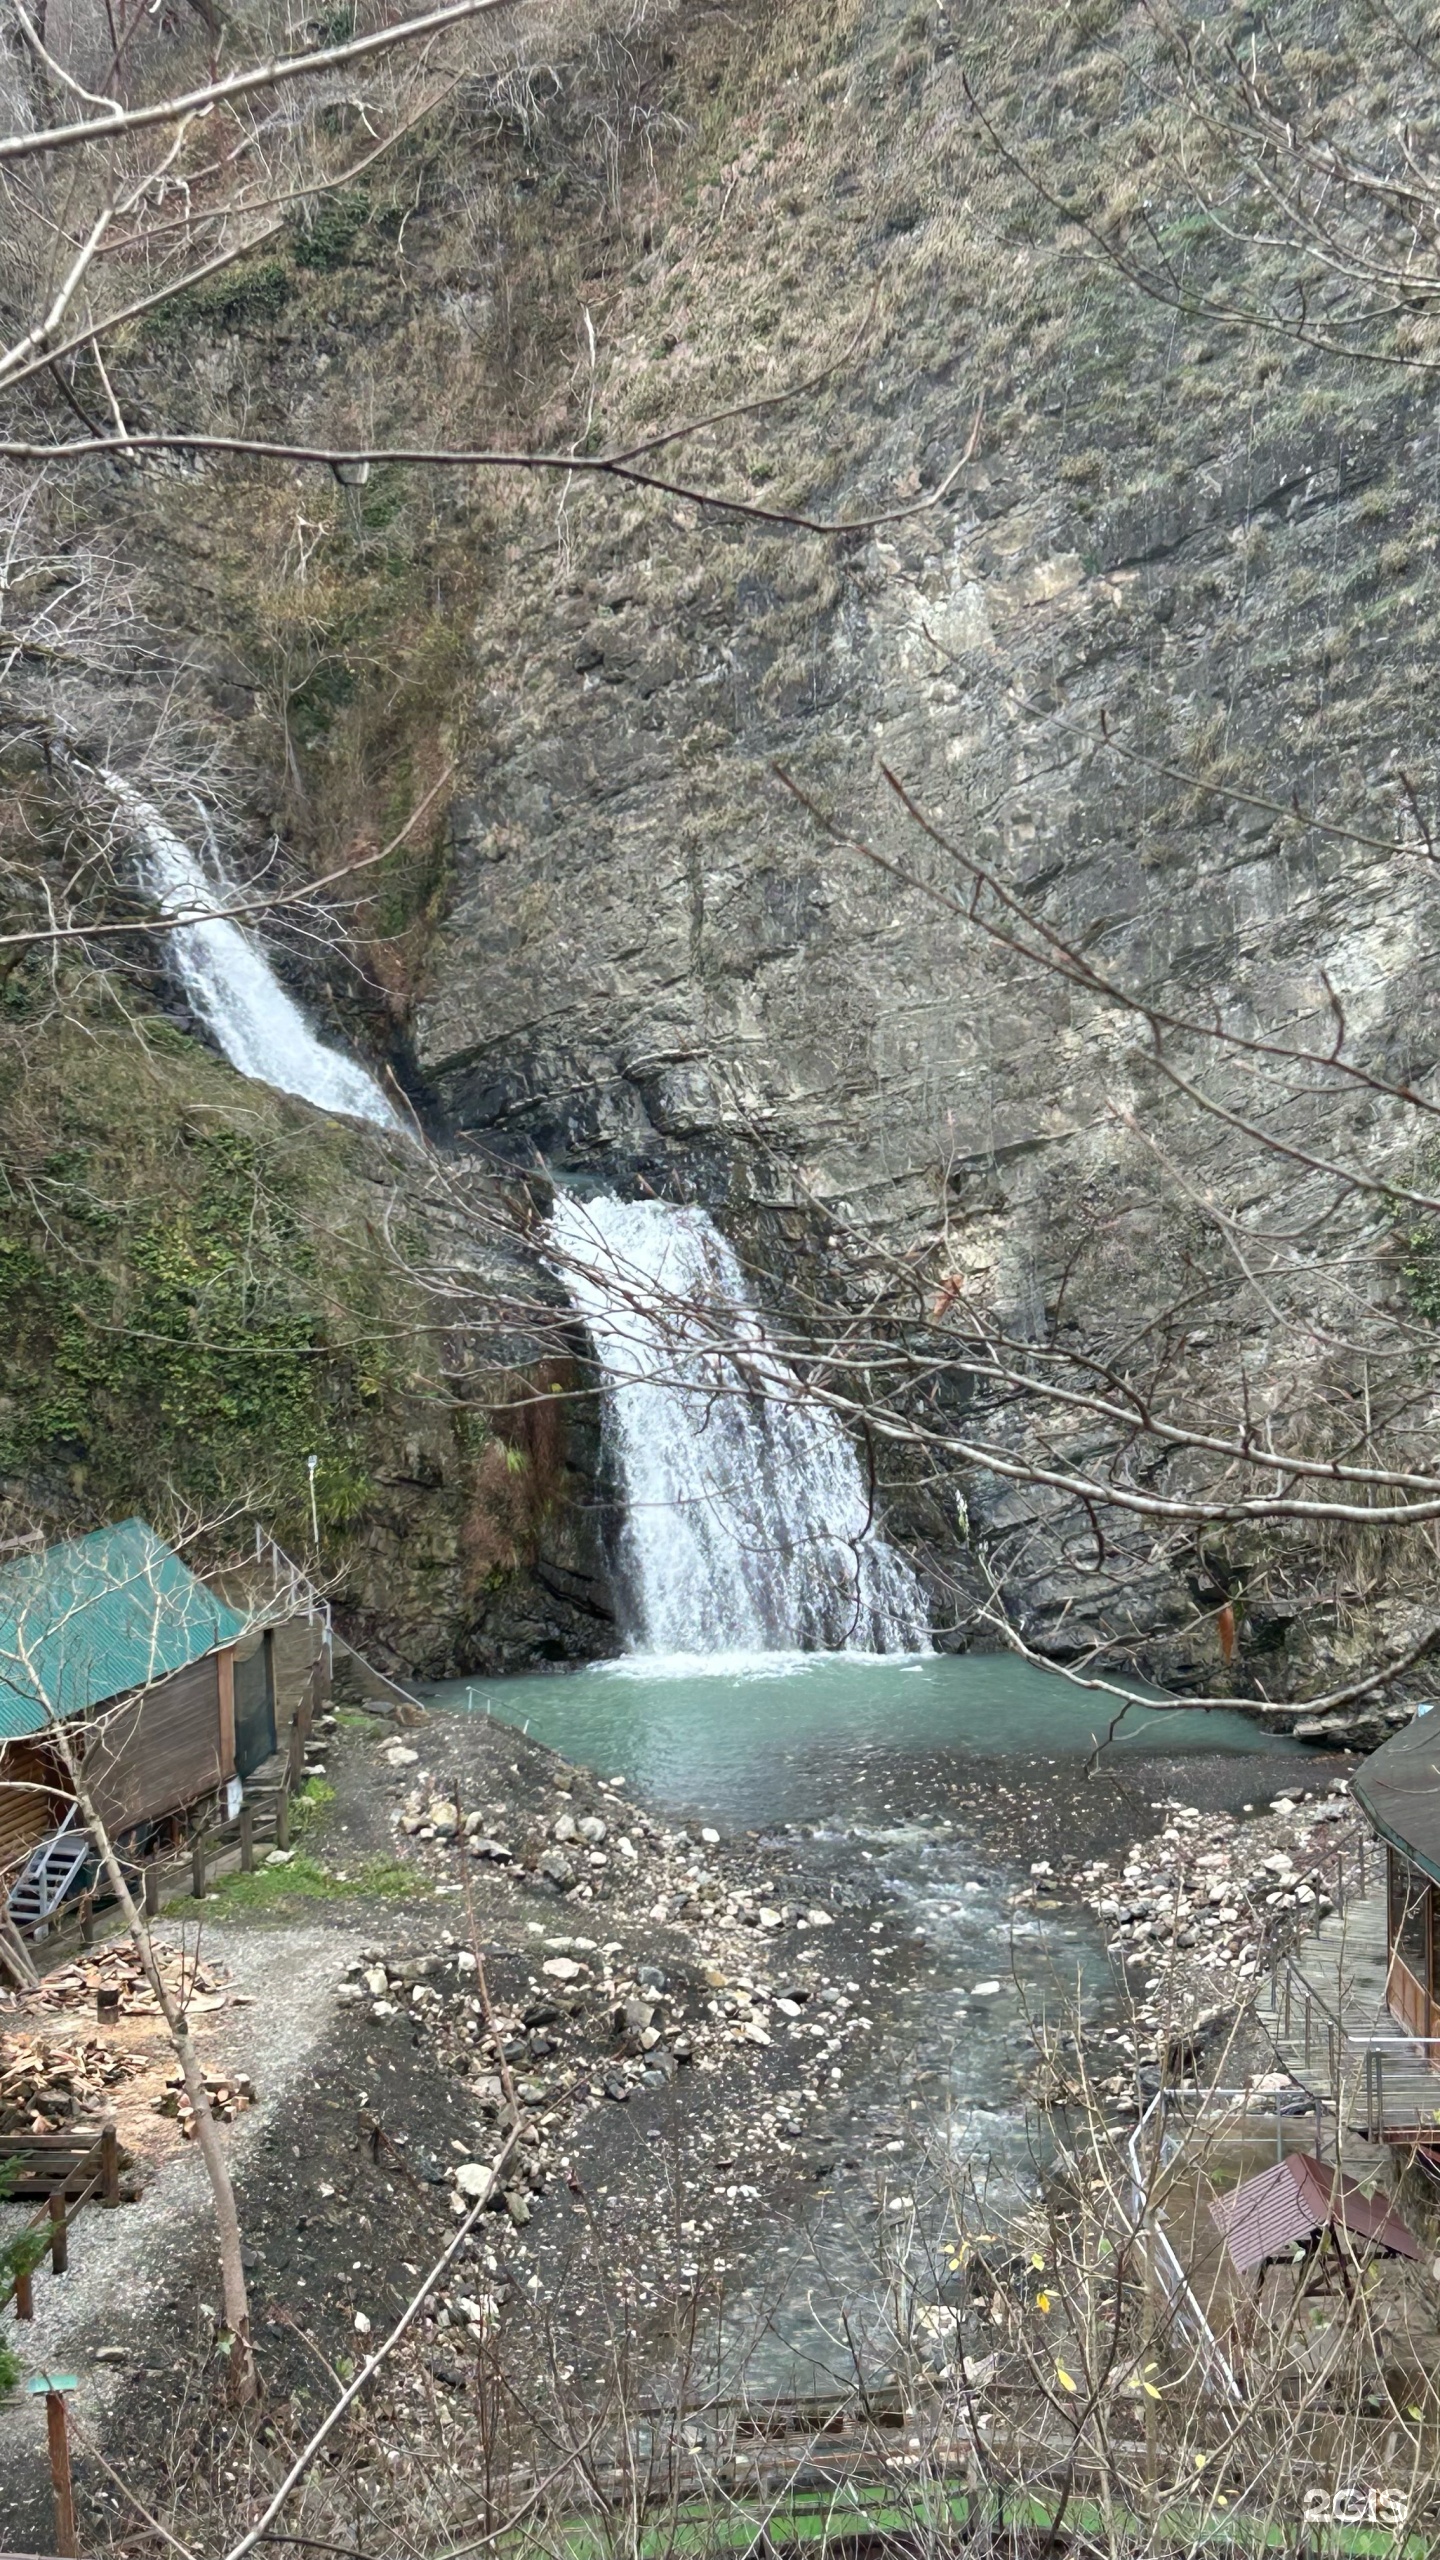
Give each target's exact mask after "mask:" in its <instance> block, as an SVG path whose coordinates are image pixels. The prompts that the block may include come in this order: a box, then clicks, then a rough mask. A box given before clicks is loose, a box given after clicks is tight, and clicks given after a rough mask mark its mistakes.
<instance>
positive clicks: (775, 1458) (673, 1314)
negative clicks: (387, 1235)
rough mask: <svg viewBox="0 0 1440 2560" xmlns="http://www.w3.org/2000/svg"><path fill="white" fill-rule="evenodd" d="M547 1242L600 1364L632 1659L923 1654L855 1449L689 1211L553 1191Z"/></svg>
mask: <svg viewBox="0 0 1440 2560" xmlns="http://www.w3.org/2000/svg"><path fill="white" fill-rule="evenodd" d="M551 1234H552V1238H553V1241H554V1246H555V1252H556V1259H557V1262H558V1264H559V1267H560V1269H561V1272H562V1274H563V1277H564V1280H565V1283H566V1286H567V1288H568V1289H569V1291H570V1295H571V1297H572V1299H573V1301H574V1303H575V1305H576V1307H577V1308H578V1309H579V1311H580V1313H581V1315H582V1316H583V1317H584V1319H585V1323H586V1326H587V1329H588V1331H589V1334H590V1339H591V1342H592V1343H593V1345H594V1348H595V1353H596V1357H597V1358H598V1360H599V1361H600V1364H601V1367H602V1368H603V1370H604V1372H605V1378H606V1386H607V1394H606V1400H605V1408H604V1411H605V1431H606V1438H607V1443H608V1446H609V1452H610V1457H611V1463H612V1465H613V1467H614V1470H615V1473H616V1476H617V1478H618V1480H619V1482H620V1485H621V1488H622V1490H623V1493H624V1497H625V1519H624V1528H623V1531H622V1534H621V1553H620V1559H619V1561H620V1584H621V1598H622V1604H623V1606H624V1607H625V1610H626V1612H627V1617H628V1623H629V1634H630V1642H631V1647H632V1650H633V1651H635V1652H636V1653H638V1654H657V1653H658V1654H680V1655H685V1654H705V1655H713V1654H738V1655H746V1654H765V1653H770V1652H776V1651H779V1652H788V1651H793V1652H831V1653H840V1652H853V1653H861V1654H888V1653H905V1652H913V1651H916V1650H919V1649H928V1647H929V1641H930V1633H929V1620H928V1617H927V1614H926V1609H925V1600H924V1595H923V1593H922V1592H921V1589H920V1586H919V1584H918V1582H917V1581H916V1579H915V1576H914V1574H913V1573H912V1572H911V1570H910V1568H909V1566H908V1565H907V1564H906V1563H905V1562H904V1561H903V1559H902V1558H901V1557H900V1556H898V1555H896V1553H895V1551H894V1549H893V1548H892V1547H890V1546H888V1545H887V1544H886V1542H885V1540H884V1538H883V1537H882V1536H881V1535H880V1532H879V1530H878V1528H877V1527H876V1524H875V1517H874V1507H873V1503H872V1501H871V1498H870V1495H869V1493H868V1491H867V1489H866V1485H865V1481H864V1478H863V1476H862V1474H861V1471H860V1463H859V1460H858V1458H857V1456H856V1454H855V1451H854V1449H853V1448H852V1446H851V1444H850V1442H849V1441H848V1440H847V1439H846V1437H845V1434H844V1432H843V1431H842V1430H841V1428H840V1426H839V1424H838V1423H837V1422H836V1421H835V1419H834V1417H833V1416H832V1415H831V1414H830V1413H829V1412H827V1411H826V1410H825V1408H824V1407H823V1406H821V1405H817V1404H815V1403H812V1402H810V1401H808V1400H807V1398H806V1395H805V1392H804V1389H803V1387H802V1385H801V1382H800V1380H799V1378H798V1377H797V1376H796V1374H795V1372H794V1370H793V1369H792V1368H790V1367H789V1365H788V1364H787V1363H786V1361H785V1360H784V1359H782V1357H781V1355H780V1353H779V1351H778V1350H777V1349H776V1347H775V1344H774V1342H773V1341H772V1340H771V1338H770V1335H769V1334H768V1332H767V1330H766V1327H765V1323H764V1319H763V1317H762V1316H761V1314H760V1311H759V1309H758V1307H757V1306H756V1304H755V1301H754V1299H753V1298H752V1296H751V1294H750V1292H749V1290H748V1289H747V1287H746V1285H745V1279H744V1275H743V1273H742V1272H741V1269H740V1265H739V1263H738V1262H737V1260H736V1258H735V1255H734V1253H733V1252H732V1251H731V1249H730V1246H729V1245H728V1244H727V1243H726V1241H725V1239H724V1237H723V1236H722V1235H721V1234H720V1232H719V1230H718V1229H717V1228H716V1227H715V1226H714V1224H713V1223H712V1221H711V1219H710V1218H709V1217H708V1216H707V1215H706V1213H705V1211H704V1210H703V1209H699V1208H693V1207H687V1208H676V1207H672V1206H671V1205H670V1204H669V1203H667V1202H664V1201H659V1200H629V1201H627V1200H615V1199H609V1198H603V1197H602V1198H598V1199H591V1200H585V1201H581V1200H579V1199H576V1198H573V1197H571V1196H570V1195H568V1194H566V1193H563V1192H562V1193H560V1194H559V1195H558V1196H557V1199H556V1203H555V1211H554V1216H553V1219H552V1223H551Z"/></svg>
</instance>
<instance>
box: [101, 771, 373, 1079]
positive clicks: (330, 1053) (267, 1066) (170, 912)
mask: <svg viewBox="0 0 1440 2560" xmlns="http://www.w3.org/2000/svg"><path fill="white" fill-rule="evenodd" d="M98 779H99V780H100V781H101V782H102V783H103V784H104V786H105V789H106V790H107V791H108V792H109V793H110V796H111V798H112V799H113V801H114V803H115V806H116V808H117V809H118V810H119V811H120V813H121V815H122V816H123V817H124V818H125V819H126V820H127V822H128V824H129V826H130V827H131V828H132V829H133V831H134V834H135V836H136V838H137V839H138V842H139V845H140V852H141V861H140V876H141V883H142V886H143V887H144V888H145V890H146V891H147V893H148V894H149V895H150V896H151V897H152V898H153V899H154V900H155V903H156V905H157V906H158V907H159V909H160V912H161V914H162V915H165V916H171V917H174V916H180V917H183V916H195V917H197V918H203V922H196V923H194V924H180V925H178V926H176V928H175V929H174V930H173V931H172V932H171V933H170V934H168V935H167V937H166V940H167V943H168V945H169V949H170V952H171V955H172V958H173V962H174V967H175V973H176V975H177V977H178V978H179V979H180V981H181V983H182V985H183V986H184V989H185V992H186V994H187V995H188V997H189V999H190V1002H191V1003H192V1005H193V1006H194V1008H195V1011H196V1012H197V1014H198V1015H199V1016H200V1018H201V1020H202V1022H204V1023H205V1024H206V1025H207V1026H208V1028H209V1029H210V1030H211V1031H212V1032H213V1033H214V1036H215V1038H216V1040H217V1041H218V1043H219V1045H220V1047H221V1048H222V1049H223V1050H224V1052H225V1055H226V1057H227V1058H228V1059H229V1061H230V1064H231V1066H232V1067H234V1068H236V1069H237V1070H238V1072H239V1073H240V1074H241V1075H242V1076H250V1077H252V1078H253V1079H254V1080H255V1081H256V1082H257V1083H260V1084H272V1085H277V1086H278V1087H279V1089H280V1091H281V1092H282V1093H295V1094H299V1095H300V1097H301V1098H302V1100H304V1101H306V1102H313V1103H314V1104H315V1105H316V1106H317V1108H318V1109H319V1110H321V1111H343V1112H347V1113H348V1114H349V1115H350V1117H351V1118H352V1119H355V1120H372V1121H374V1122H376V1123H377V1124H378V1126H379V1127H381V1128H384V1129H398V1128H399V1127H400V1126H401V1122H400V1119H399V1116H398V1114H397V1113H396V1112H395V1111H394V1110H392V1108H391V1106H390V1104H389V1103H388V1102H387V1101H386V1099H385V1096H384V1094H383V1093H382V1092H381V1090H380V1087H379V1085H378V1084H377V1083H376V1081H375V1078H374V1077H373V1076H372V1075H371V1074H370V1073H369V1072H368V1070H367V1069H366V1068H364V1067H362V1066H360V1065H359V1064H358V1063H357V1061H356V1060H355V1059H353V1058H347V1057H345V1056H344V1055H343V1054H342V1052H341V1051H340V1050H338V1049H328V1048H327V1047H326V1046H325V1043H324V1041H323V1040H317V1038H316V1036H315V1034H314V1032H313V1031H312V1030H311V1028H310V1025H309V1023H308V1022H307V1021H306V1019H305V1016H304V1014H303V1013H302V1012H301V1010H300V1007H299V1005H298V1004H297V1003H296V1002H295V999H294V997H293V996H290V995H287V994H286V992H285V989H284V988H283V987H282V986H281V984H280V981H279V979H278V978H277V977H276V975H275V972H274V970H273V969H272V968H271V966H270V963H269V961H268V960H267V959H266V957H265V954H264V951H263V950H262V949H261V946H260V944H259V943H258V942H257V941H255V940H254V939H253V937H252V936H251V935H250V934H248V933H246V932H244V931H242V929H241V927H240V926H239V925H238V924H233V923H231V922H230V921H229V919H228V918H227V917H225V916H223V915H219V916H217V915H216V913H215V909H216V908H217V907H224V906H228V905H229V904H231V902H232V901H233V902H235V903H237V904H238V903H239V902H240V898H241V893H240V891H239V890H238V889H237V888H236V886H235V884H234V882H233V881H231V880H227V879H225V878H224V877H223V875H222V876H221V877H219V878H217V879H213V880H212V879H211V878H210V877H209V875H208V874H207V872H206V870H205V867H204V865H203V863H202V862H201V861H200V860H199V858H198V856H197V855H196V854H195V853H193V852H192V851H191V848H190V847H189V845H188V844H186V843H185V842H184V840H183V838H182V837H180V836H177V835H176V834H175V832H174V830H173V829H172V828H170V827H168V826H167V825H166V823H165V820H164V819H163V818H162V817H161V815H160V812H159V810H158V809H155V808H152V807H151V804H150V802H149V801H148V800H145V799H143V798H142V797H141V795H140V793H139V792H138V791H137V790H136V789H135V787H134V785H133V783H129V782H126V781H125V780H124V778H123V776H121V775H120V774H118V773H109V772H103V771H102V772H101V773H100V774H99V775H98Z"/></svg>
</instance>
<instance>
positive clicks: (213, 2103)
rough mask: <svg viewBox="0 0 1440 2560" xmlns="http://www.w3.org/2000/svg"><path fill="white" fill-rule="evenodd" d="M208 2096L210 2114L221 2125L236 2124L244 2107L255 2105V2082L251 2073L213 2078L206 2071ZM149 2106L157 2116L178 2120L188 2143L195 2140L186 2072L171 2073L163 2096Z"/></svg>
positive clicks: (237, 2072) (221, 2075)
mask: <svg viewBox="0 0 1440 2560" xmlns="http://www.w3.org/2000/svg"><path fill="white" fill-rule="evenodd" d="M205 2095H206V2097H207V2098H208V2099H209V2101H210V2112H211V2114H212V2115H213V2116H217V2117H218V2118H219V2120H220V2122H221V2124H233V2123H234V2121H235V2118H236V2117H237V2115H239V2114H240V2112H241V2110H242V2108H244V2107H253V2106H254V2104H255V2083H254V2081H253V2080H252V2079H251V2077H250V2074H249V2073H248V2071H232V2072H231V2073H230V2075H229V2077H228V2078H226V2077H225V2076H224V2074H214V2075H212V2074H211V2073H210V2072H208V2071H207V2072H206V2074H205ZM150 2104H151V2107H152V2108H153V2110H154V2112H155V2114H156V2115H157V2116H175V2117H178V2119H179V2123H180V2131H181V2133H182V2134H183V2136H184V2138H185V2140H186V2141H187V2142H193V2141H194V2139H195V2113H194V2109H193V2108H192V2106H191V2104H190V2101H189V2098H188V2097H187V2096H186V2094H185V2074H184V2072H183V2071H172V2072H171V2074H170V2077H169V2079H168V2080H167V2081H166V2083H165V2087H164V2089H163V2091H162V2093H161V2095H160V2096H159V2097H158V2098H152V2099H151V2101H150Z"/></svg>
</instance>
